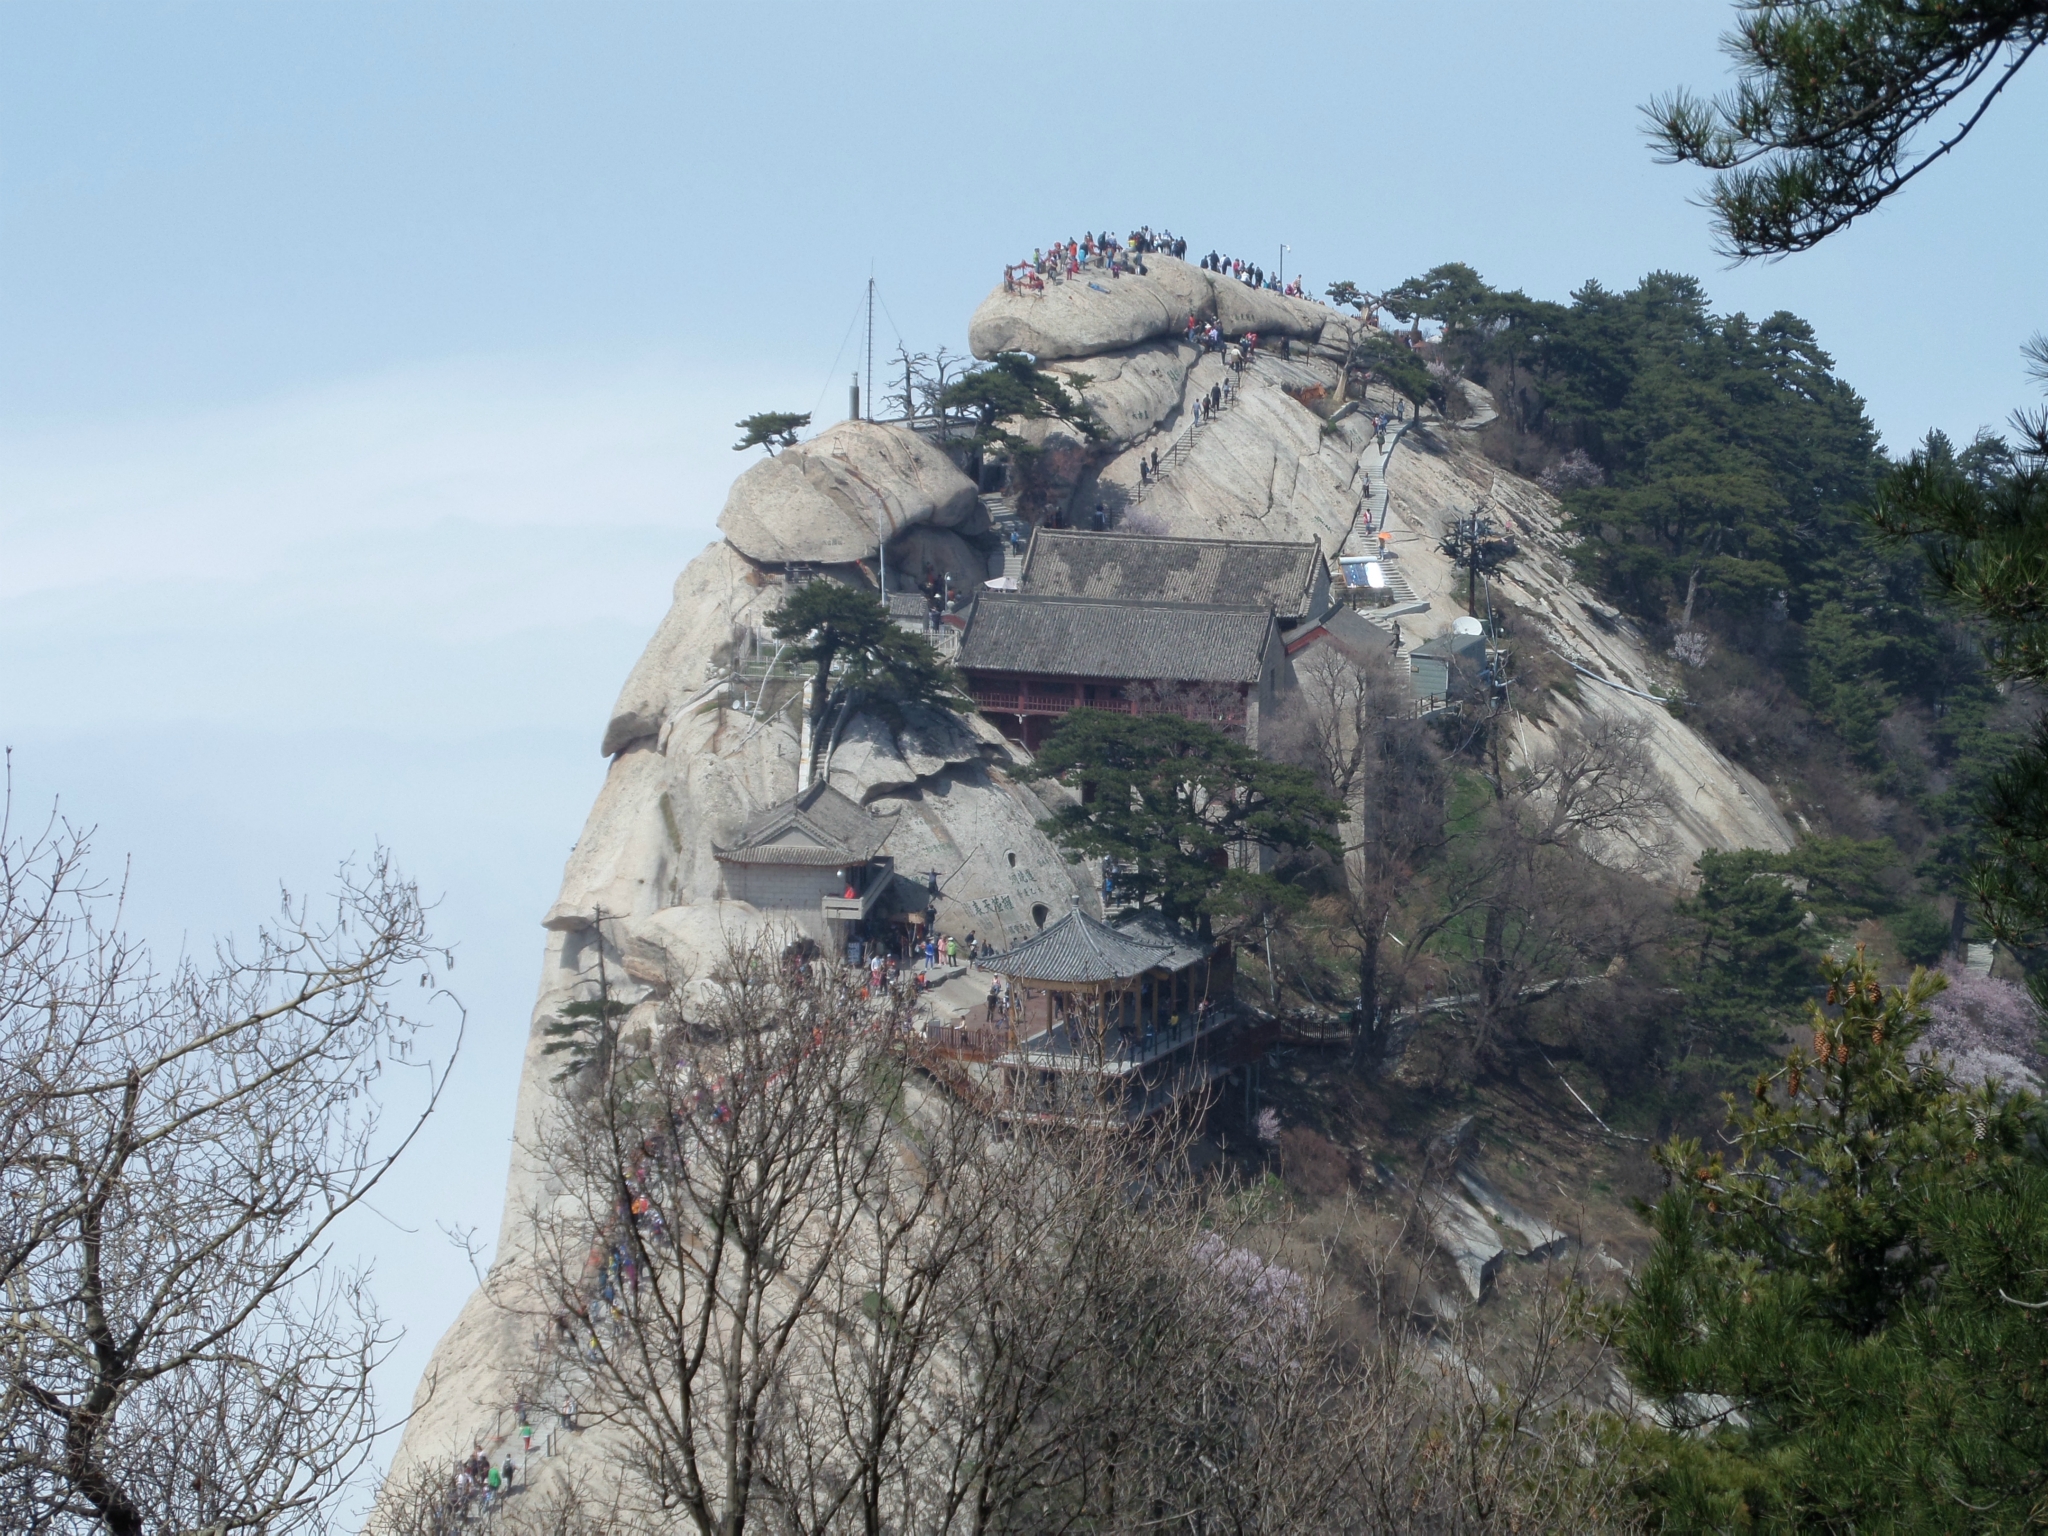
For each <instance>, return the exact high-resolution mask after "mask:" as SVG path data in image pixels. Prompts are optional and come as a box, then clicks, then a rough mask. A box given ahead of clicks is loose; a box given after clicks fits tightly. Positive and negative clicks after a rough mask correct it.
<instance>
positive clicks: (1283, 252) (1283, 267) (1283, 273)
mask: <svg viewBox="0 0 2048 1536" xmlns="http://www.w3.org/2000/svg"><path fill="white" fill-rule="evenodd" d="M1293 249H1294V247H1293V246H1291V245H1283V246H1281V247H1280V286H1281V287H1282V288H1285V287H1286V286H1287V253H1288V252H1289V251H1291V250H1293Z"/></svg>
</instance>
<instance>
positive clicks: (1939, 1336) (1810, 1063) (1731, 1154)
mask: <svg viewBox="0 0 2048 1536" xmlns="http://www.w3.org/2000/svg"><path fill="white" fill-rule="evenodd" d="M1821 969H1822V974H1823V976H1824V977H1825V979H1826V981H1827V984H1828V993H1827V1001H1826V1004H1825V1005H1822V1004H1819V1003H1816V1004H1813V1005H1811V1007H1810V1022H1811V1025H1812V1033H1813V1038H1812V1043H1811V1048H1810V1049H1808V1050H1796V1051H1794V1052H1792V1053H1791V1054H1790V1055H1789V1056H1787V1057H1786V1058H1785V1059H1784V1062H1783V1065H1782V1066H1781V1067H1780V1068H1779V1069H1778V1070H1777V1071H1776V1072H1775V1073H1765V1074H1760V1075H1759V1076H1758V1077H1757V1079H1756V1081H1755V1083H1754V1085H1753V1087H1752V1089H1751V1100H1752V1102H1750V1103H1749V1104H1748V1105H1746V1106H1744V1107H1742V1108H1740V1109H1738V1108H1736V1106H1735V1103H1734V1101H1733V1099H1732V1097H1731V1099H1730V1106H1729V1107H1730V1114H1729V1129H1728V1131H1727V1132H1726V1133H1724V1135H1723V1137H1722V1141H1723V1143H1724V1146H1723V1148H1722V1149H1717V1150H1715V1151H1713V1152H1711V1153H1709V1152H1704V1151H1702V1149H1701V1147H1700V1144H1699V1143H1698V1142H1696V1141H1674V1142H1672V1143H1670V1144H1669V1145H1667V1146H1666V1147H1664V1148H1663V1149H1661V1150H1660V1152H1659V1153H1658V1162H1659V1164H1660V1165H1661V1166H1662V1168H1663V1169H1664V1172H1665V1176H1666V1178H1667V1180H1668V1188H1667V1190H1666V1193H1665V1194H1664V1196H1663V1197H1662V1198H1661V1199H1660V1200H1659V1201H1658V1203H1657V1205H1656V1207H1655V1209H1654V1211H1653V1212H1652V1213H1651V1214H1652V1221H1653V1225H1654V1227H1655V1231H1656V1243H1655V1248H1654V1250H1653V1252H1652V1255H1651V1258H1650V1261H1649V1263H1648V1265H1647V1266H1646V1268H1645V1269H1644V1271H1643V1273H1642V1275H1641V1276H1640V1277H1639V1278H1638V1280H1637V1282H1636V1286H1635V1289H1634V1293H1633V1296H1632V1298H1631V1300H1630V1301H1629V1303H1628V1305H1627V1307H1626V1309H1625V1311H1624V1312H1623V1314H1622V1316H1621V1318H1620V1320H1619V1322H1620V1330H1619V1332H1620V1339H1621V1342H1622V1346H1623V1349H1624V1351H1625V1354H1626V1358H1627V1360H1628V1363H1629V1367H1630V1370H1631V1374H1632V1375H1633V1377H1634V1379H1635V1381H1636V1383H1637V1385H1638V1386H1639V1387H1640V1388H1642V1389H1643V1390H1644V1391H1645V1392H1647V1393H1648V1394H1649V1395H1650V1396H1651V1397H1652V1398H1653V1399H1654V1400H1656V1401H1659V1402H1661V1403H1663V1404H1665V1405H1667V1408H1668V1411H1669V1413H1670V1415H1671V1418H1672V1419H1673V1421H1674V1427H1675V1428H1677V1429H1679V1430H1680V1431H1682V1432H1683V1433H1681V1434H1678V1435H1672V1436H1661V1437H1656V1438H1655V1439H1654V1440H1652V1441H1651V1442H1649V1444H1650V1453H1651V1458H1650V1459H1651V1465H1650V1467H1649V1469H1648V1470H1647V1471H1646V1472H1645V1482H1646V1484H1647V1487H1648V1491H1649V1492H1650V1494H1651V1496H1652V1498H1653V1500H1654V1501H1655V1502H1657V1503H1658V1504H1659V1505H1661V1506H1662V1508H1663V1510H1664V1515H1665V1519H1666V1520H1667V1522H1668V1523H1669V1524H1670V1525H1671V1526H1672V1527H1674V1528H1679V1529H1713V1530H1728V1529H1746V1528H1761V1529H1794V1528H1796V1529H1802V1530H1804V1529H1829V1530H1836V1529H1840V1530H1846V1529H1850V1528H1851V1527H1852V1525H1853V1528H1854V1529H1856V1530H1858V1531H1880V1530H1954V1529H1970V1530H2008V1529H2010V1530H2018V1529H2021V1528H2029V1529H2031V1528H2034V1526H2035V1525H2036V1524H2037V1523H2038V1522H2039V1521H2040V1520H2041V1519H2042V1518H2043V1515H2044V1513H2048V1150H2044V1144H2043V1139H2042V1137H2043V1131H2044V1129H2048V1127H2044V1124H2043V1117H2042V1112H2041V1104H2040V1102H2039V1101H2038V1100H2036V1099H2034V1098H2032V1097H2030V1096H2028V1095H2025V1094H2010V1093H2004V1092H2002V1091H2001V1090H1999V1089H1998V1088H1996V1087H1993V1086H1990V1085H1986V1086H1983V1087H1980V1088H1977V1089H1975V1090H1967V1091H1966V1090H1964V1089H1962V1088H1960V1087H1958V1086H1957V1085H1956V1083H1955V1082H1954V1081H1952V1080H1951V1078H1950V1077H1949V1076H1948V1074H1947V1073H1946V1072H1945V1071H1944V1070H1943V1069H1942V1067H1941V1066H1940V1064H1939V1062H1938V1061H1937V1062H1922V1063H1917V1064H1916V1063H1915V1062H1914V1061H1913V1060H1912V1058H1911V1055H1910V1054H1909V1053H1910V1052H1911V1048H1912V1046H1913V1045H1914V1043H1915V1042H1916V1041H1917V1040H1918V1039H1919V1037H1920V1035H1921V1032H1922V1030H1923V1029H1924V1028H1925V1026H1926V1023H1927V1017H1928V1003H1929V1000H1930V999H1931V998H1933V997H1934V996H1935V994H1936V993H1938V992H1939V991H1940V990H1941V987H1942V985H1943V981H1942V978H1941V977H1940V976H1939V975H1936V974H1930V973H1928V972H1924V971H1916V972H1915V973H1914V975H1913V977H1912V979H1911V980H1910V981H1909V982H1908V984H1907V985H1905V986H1904V987H1889V988H1887V987H1884V986H1882V985H1881V984H1880V983H1879V981H1878V979H1877V975H1876V973H1875V971H1874V970H1873V969H1872V968H1871V966H1870V965H1869V964H1868V963H1867V962H1866V961H1865V960H1864V958H1863V955H1862V952H1861V950H1860V949H1859V950H1858V952H1857V954H1856V956H1855V958H1854V959H1852V960H1849V961H1846V962H1835V961H1826V962H1824V963H1823V965H1822V968H1821Z"/></svg>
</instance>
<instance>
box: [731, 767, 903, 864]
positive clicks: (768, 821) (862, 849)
mask: <svg viewBox="0 0 2048 1536" xmlns="http://www.w3.org/2000/svg"><path fill="white" fill-rule="evenodd" d="M894 830H895V825H894V823H893V822H889V821H884V820H883V819H882V818H881V817H879V816H876V815H874V814H872V813H871V812H869V811H867V810H864V809H863V808H862V807H860V806H858V805H856V804H854V802H853V801H851V800H849V799H848V798H847V797H846V796H845V795H842V794H841V793H840V792H839V791H838V790H836V789H833V788H832V787H831V786H830V785H828V784H826V783H825V782H824V780H822V779H821V780H819V781H818V782H817V783H815V784H813V785H811V787H810V788H809V789H806V790H803V791H801V792H800V793H798V794H797V795H795V796H793V797H792V798H790V799H788V800H784V801H782V802H781V803H780V804H779V805H772V806H770V807H769V808H768V809H767V810H765V811H762V812H761V813H760V814H759V815H757V816H755V817H754V818H753V819H752V820H750V821H748V822H747V824H746V825H745V826H743V827H741V828H740V830H739V835H738V836H737V837H735V838H734V839H733V841H732V842H731V843H730V844H728V845H720V844H718V843H715V842H714V843H713V844H712V847H711V851H712V854H713V856H714V857H716V858H717V859H718V860H719V861H720V862H721V863H726V864H809V865H817V866H820V867H831V866H833V865H841V864H862V863H865V862H866V861H867V860H869V859H871V858H873V857H874V856H875V855H876V854H877V853H879V852H881V849H882V844H884V843H886V842H887V841H888V840H889V834H890V833H891V832H893V831H894Z"/></svg>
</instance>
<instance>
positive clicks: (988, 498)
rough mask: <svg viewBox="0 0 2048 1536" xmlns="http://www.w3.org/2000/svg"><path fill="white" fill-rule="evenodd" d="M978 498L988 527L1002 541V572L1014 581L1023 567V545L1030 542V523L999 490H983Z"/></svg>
mask: <svg viewBox="0 0 2048 1536" xmlns="http://www.w3.org/2000/svg"><path fill="white" fill-rule="evenodd" d="M979 500H980V502H981V509H982V511H984V512H986V513H987V514H988V525H989V527H990V529H992V530H993V531H994V533H995V534H996V536H997V537H998V538H1000V539H1001V540H1002V541H1003V574H1004V575H1005V576H1007V577H1009V578H1010V579H1011V580H1012V581H1014V580H1016V578H1017V574H1018V573H1019V572H1020V571H1022V570H1023V569H1024V546H1025V545H1026V544H1028V543H1030V542H1031V525H1030V524H1029V523H1027V522H1025V521H1024V519H1023V518H1021V517H1019V516H1018V515H1017V509H1016V507H1015V506H1014V505H1012V503H1011V501H1010V498H1009V497H1008V496H1005V495H1004V494H1003V493H1002V492H1001V491H983V492H982V493H981V496H980V497H979Z"/></svg>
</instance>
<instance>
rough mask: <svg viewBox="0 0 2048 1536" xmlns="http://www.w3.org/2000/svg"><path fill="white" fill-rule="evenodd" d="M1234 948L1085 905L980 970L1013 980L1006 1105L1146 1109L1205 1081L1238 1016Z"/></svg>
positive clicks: (995, 1021)
mask: <svg viewBox="0 0 2048 1536" xmlns="http://www.w3.org/2000/svg"><path fill="white" fill-rule="evenodd" d="M1230 959H1231V957H1230V954H1229V951H1228V949H1227V948H1224V949H1222V950H1218V949H1217V948H1216V947H1215V946H1212V945H1210V944H1207V943H1204V942H1201V941H1199V940H1194V939H1191V938H1190V937H1188V936H1187V935H1185V934H1182V933H1180V932H1178V931H1177V930H1176V929H1175V928H1173V927H1172V926H1171V925H1170V924H1168V923H1167V922H1165V921H1164V920H1162V919H1160V918H1158V917H1155V916H1150V915H1146V916H1141V917H1137V918H1133V919H1130V920H1127V921H1125V922H1123V923H1121V924H1118V925H1116V926H1114V927H1113V926H1111V925H1110V924H1108V923H1104V922H1099V921H1097V920H1096V919H1095V918H1092V917H1090V916H1089V915H1088V914H1087V913H1085V912H1083V911H1081V910H1079V908H1078V907H1077V908H1076V909H1075V910H1074V911H1072V912H1070V913H1068V914H1067V915H1066V916H1065V917H1063V918H1061V919H1060V920H1059V921H1058V922H1056V923H1054V924H1052V925H1051V926H1049V927H1048V928H1046V929H1045V930H1044V931H1043V932H1042V933H1039V934H1036V935H1034V936H1033V937H1032V938H1030V939H1028V940H1026V941H1025V942H1024V943H1022V944H1019V945H1018V946H1017V947H1016V948H1014V949H1010V950H1006V951H1004V952H1003V953H1001V954H997V955H985V956H983V957H982V958H981V959H980V960H979V961H978V962H976V963H977V965H978V967H979V969H981V970H983V971H987V972H990V973H991V974H994V975H997V976H1002V977H1005V978H1006V979H1007V981H1008V987H1009V993H1008V998H1007V1004H1006V1006H1004V1007H1002V1008H1001V1009H1000V1010H999V1011H995V1012H992V1014H991V1016H990V1017H989V1019H988V1023H987V1025H986V1026H985V1034H984V1038H987V1037H988V1036H994V1037H995V1040H993V1041H991V1044H997V1042H1000V1043H999V1044H997V1049H995V1050H993V1051H990V1052H989V1053H988V1055H987V1056H986V1057H984V1059H986V1060H988V1061H989V1062H990V1065H991V1067H992V1068H993V1072H994V1081H992V1082H991V1083H990V1084H989V1087H990V1088H991V1089H992V1090H993V1097H994V1099H995V1102H996V1105H997V1108H998V1109H999V1111H1000V1112H1002V1113H1004V1114H1007V1115H1013V1116H1023V1117H1028V1118H1060V1119H1069V1118H1073V1117H1074V1116H1075V1115H1076V1114H1078V1113H1083V1112H1084V1111H1085V1112H1086V1113H1087V1114H1088V1115H1089V1116H1090V1117H1091V1118H1092V1117H1093V1116H1094V1115H1097V1114H1100V1113H1102V1112H1105V1111H1107V1112H1111V1113H1118V1114H1126V1115H1129V1114H1149V1113H1152V1112H1154V1111H1156V1110H1158V1109H1161V1108H1164V1107H1165V1106H1166V1104H1168V1103H1170V1102H1172V1100H1173V1099H1174V1098H1175V1097H1177V1096H1178V1095H1179V1094H1180V1093H1183V1092H1185V1091H1186V1090H1187V1089H1188V1088H1189V1087H1191V1086H1198V1085H1200V1084H1201V1083H1205V1082H1207V1081H1208V1078H1209V1076H1210V1075H1211V1074H1210V1071H1209V1067H1208V1061H1209V1056H1210V1051H1209V1049H1208V1048H1209V1047H1210V1046H1211V1045H1212V1044H1214V1043H1215V1042H1216V1040H1217V1039H1218V1038H1220V1037H1221V1036H1222V1035H1224V1033H1225V1032H1226V1031H1229V1030H1231V1029H1233V1028H1234V1027H1235V1026H1236V1025H1237V1023H1238V1016H1237V1010H1236V1008H1235V1007H1234V1006H1233V1005H1232V1004H1231V1003H1230V1001H1229V998H1230V993H1231V984H1232V977H1231V966H1230Z"/></svg>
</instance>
